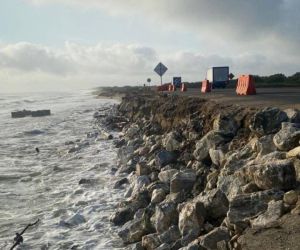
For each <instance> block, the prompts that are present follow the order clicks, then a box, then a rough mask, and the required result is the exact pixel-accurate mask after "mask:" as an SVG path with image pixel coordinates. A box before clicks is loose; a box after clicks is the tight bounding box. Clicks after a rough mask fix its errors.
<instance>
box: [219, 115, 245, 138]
mask: <svg viewBox="0 0 300 250" xmlns="http://www.w3.org/2000/svg"><path fill="white" fill-rule="evenodd" d="M238 128H239V125H238V123H237V121H236V120H235V119H234V118H233V117H231V116H228V115H221V114H218V116H217V117H216V119H215V120H214V122H213V129H214V130H223V131H226V132H227V133H232V134H234V135H235V134H236V132H237V130H238Z"/></svg>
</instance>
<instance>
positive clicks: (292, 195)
mask: <svg viewBox="0 0 300 250" xmlns="http://www.w3.org/2000/svg"><path fill="white" fill-rule="evenodd" d="M283 201H284V203H286V204H288V205H295V204H296V203H297V202H298V194H297V192H296V191H294V190H291V191H288V192H286V193H285V194H284V196H283Z"/></svg>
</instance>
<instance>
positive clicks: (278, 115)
mask: <svg viewBox="0 0 300 250" xmlns="http://www.w3.org/2000/svg"><path fill="white" fill-rule="evenodd" d="M287 120H288V116H287V115H286V113H285V112H283V111H281V110H280V109H278V108H265V109H263V110H261V111H258V112H257V113H256V114H255V115H254V116H253V118H252V120H251V123H250V125H249V128H250V129H251V131H253V132H255V133H257V134H258V135H260V136H262V135H268V134H274V133H276V132H278V131H279V129H280V127H281V123H282V122H286V121H287Z"/></svg>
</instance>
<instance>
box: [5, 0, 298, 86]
mask: <svg viewBox="0 0 300 250" xmlns="http://www.w3.org/2000/svg"><path fill="white" fill-rule="evenodd" d="M299 11H300V1H299V0H0V92H10V91H32V90H37V91H49V90H68V89H88V88H91V87H95V86H116V85H143V84H144V83H146V79H147V78H151V79H152V82H151V84H158V83H159V82H160V78H159V76H158V75H156V74H155V73H154V71H153V69H154V67H155V66H156V64H157V63H159V62H162V63H164V64H165V65H166V66H167V67H168V71H167V73H166V74H165V75H164V77H163V80H164V82H170V81H171V79H172V77H173V76H181V77H182V78H183V80H184V81H201V80H203V79H204V78H205V72H206V71H207V69H208V68H209V67H212V66H230V71H231V72H232V73H233V74H234V75H236V76H238V75H240V74H260V75H270V74H274V73H284V74H286V75H291V74H294V73H295V72H299V71H300V15H299Z"/></svg>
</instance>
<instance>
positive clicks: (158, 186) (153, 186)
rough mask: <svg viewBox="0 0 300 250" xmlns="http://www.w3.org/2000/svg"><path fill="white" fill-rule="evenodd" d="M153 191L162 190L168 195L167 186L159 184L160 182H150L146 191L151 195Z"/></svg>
mask: <svg viewBox="0 0 300 250" xmlns="http://www.w3.org/2000/svg"><path fill="white" fill-rule="evenodd" d="M155 189H162V190H164V191H165V193H166V194H168V193H169V192H170V187H169V185H168V184H166V183H163V182H160V181H155V182H152V183H151V184H150V185H149V186H148V187H147V190H148V191H149V193H150V194H152V192H153V191H154V190H155Z"/></svg>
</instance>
